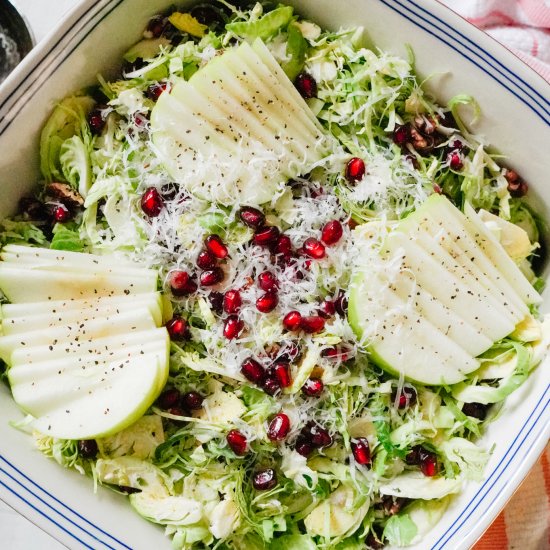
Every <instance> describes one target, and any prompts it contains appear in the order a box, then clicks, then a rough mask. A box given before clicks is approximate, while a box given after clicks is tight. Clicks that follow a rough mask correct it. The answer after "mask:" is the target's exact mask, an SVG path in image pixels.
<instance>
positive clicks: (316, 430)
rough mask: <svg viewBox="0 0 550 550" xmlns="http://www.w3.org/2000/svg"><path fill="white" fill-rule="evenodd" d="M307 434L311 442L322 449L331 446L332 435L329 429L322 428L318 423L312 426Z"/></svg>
mask: <svg viewBox="0 0 550 550" xmlns="http://www.w3.org/2000/svg"><path fill="white" fill-rule="evenodd" d="M308 431H309V433H308V434H307V435H308V437H309V440H310V441H311V444H312V445H313V446H314V447H316V448H317V449H322V448H323V447H330V446H331V445H332V436H331V435H330V434H329V433H328V430H325V428H321V427H320V426H318V425H317V424H314V425H313V426H311V428H310V429H309V430H308Z"/></svg>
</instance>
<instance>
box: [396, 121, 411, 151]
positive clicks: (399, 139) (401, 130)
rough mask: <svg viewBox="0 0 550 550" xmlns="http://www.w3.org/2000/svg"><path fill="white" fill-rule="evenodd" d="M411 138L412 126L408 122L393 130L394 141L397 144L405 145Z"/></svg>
mask: <svg viewBox="0 0 550 550" xmlns="http://www.w3.org/2000/svg"><path fill="white" fill-rule="evenodd" d="M410 139H411V132H410V127H409V125H408V124H403V125H402V126H396V128H395V130H394V131H393V142H394V143H396V144H397V145H401V146H404V145H406V144H407V143H408V142H409V141H410Z"/></svg>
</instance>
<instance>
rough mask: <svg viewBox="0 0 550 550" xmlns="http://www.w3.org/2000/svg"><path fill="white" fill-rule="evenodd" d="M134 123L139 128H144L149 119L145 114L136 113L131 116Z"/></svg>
mask: <svg viewBox="0 0 550 550" xmlns="http://www.w3.org/2000/svg"><path fill="white" fill-rule="evenodd" d="M133 120H134V124H135V125H136V126H137V127H138V128H139V129H141V128H145V127H146V126H147V123H148V122H149V119H148V118H147V115H145V114H143V113H136V114H135V115H134V116H133Z"/></svg>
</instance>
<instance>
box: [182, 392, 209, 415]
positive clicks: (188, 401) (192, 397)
mask: <svg viewBox="0 0 550 550" xmlns="http://www.w3.org/2000/svg"><path fill="white" fill-rule="evenodd" d="M203 401H204V397H203V396H202V395H201V394H200V393H199V392H196V391H189V392H187V393H184V394H183V395H182V396H181V404H182V406H183V407H185V408H186V409H187V410H188V411H197V410H199V409H200V408H201V407H202V402H203Z"/></svg>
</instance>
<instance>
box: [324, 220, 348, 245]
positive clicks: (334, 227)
mask: <svg viewBox="0 0 550 550" xmlns="http://www.w3.org/2000/svg"><path fill="white" fill-rule="evenodd" d="M343 234H344V230H343V228H342V224H341V223H340V222H339V221H338V220H332V221H330V222H328V223H327V224H325V226H324V227H323V229H322V230H321V240H322V241H323V242H324V243H325V244H326V245H328V246H331V245H333V244H336V243H337V242H338V241H339V240H340V239H341V238H342V235H343Z"/></svg>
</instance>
